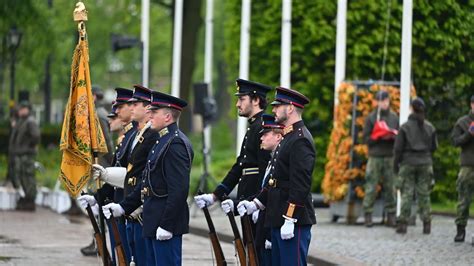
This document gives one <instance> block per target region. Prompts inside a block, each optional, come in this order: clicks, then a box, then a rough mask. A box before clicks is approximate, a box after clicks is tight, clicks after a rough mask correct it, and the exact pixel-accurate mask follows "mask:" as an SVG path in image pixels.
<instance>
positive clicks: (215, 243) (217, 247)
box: [198, 192, 227, 266]
mask: <svg viewBox="0 0 474 266" xmlns="http://www.w3.org/2000/svg"><path fill="white" fill-rule="evenodd" d="M198 194H199V195H200V194H202V193H201V192H198ZM202 211H203V212H204V216H205V217H206V222H207V225H208V226H209V238H210V239H211V244H212V249H213V250H214V255H215V256H216V261H217V265H218V266H226V265H227V262H226V261H225V257H224V252H223V251H222V247H221V244H220V243H219V238H217V233H216V229H215V228H214V223H213V222H212V219H211V215H210V214H209V210H208V209H207V207H204V208H202Z"/></svg>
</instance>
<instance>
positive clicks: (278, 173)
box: [257, 121, 316, 227]
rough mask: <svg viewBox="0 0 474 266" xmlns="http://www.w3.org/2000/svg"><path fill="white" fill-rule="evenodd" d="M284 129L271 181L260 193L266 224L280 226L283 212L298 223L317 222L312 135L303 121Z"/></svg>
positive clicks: (270, 174)
mask: <svg viewBox="0 0 474 266" xmlns="http://www.w3.org/2000/svg"><path fill="white" fill-rule="evenodd" d="M284 132H285V133H286V134H285V135H284V136H283V139H282V140H281V142H280V144H278V146H277V148H276V149H275V155H274V156H273V158H272V164H273V165H272V169H271V171H270V173H269V176H270V178H269V181H268V185H267V186H266V187H265V188H264V189H263V190H262V191H261V192H260V194H259V195H258V196H257V199H258V200H260V202H262V203H263V204H264V205H265V206H266V209H265V210H266V217H265V226H266V227H280V226H281V225H283V222H284V218H283V215H285V216H287V217H289V218H294V219H297V223H296V224H297V225H311V224H315V223H316V216H315V213H314V207H313V201H312V197H311V181H312V173H313V168H314V162H315V158H316V152H315V149H314V143H313V137H312V136H311V133H310V132H309V131H308V129H307V128H306V126H305V125H304V123H303V121H299V122H296V123H294V124H293V125H292V126H289V127H286V128H285V131H284ZM272 180H273V184H274V186H272Z"/></svg>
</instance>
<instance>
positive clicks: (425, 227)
mask: <svg viewBox="0 0 474 266" xmlns="http://www.w3.org/2000/svg"><path fill="white" fill-rule="evenodd" d="M423 234H425V235H429V234H431V221H427V222H423Z"/></svg>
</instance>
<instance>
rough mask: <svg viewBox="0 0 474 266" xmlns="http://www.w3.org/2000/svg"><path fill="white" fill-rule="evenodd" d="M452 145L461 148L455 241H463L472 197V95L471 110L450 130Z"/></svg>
mask: <svg viewBox="0 0 474 266" xmlns="http://www.w3.org/2000/svg"><path fill="white" fill-rule="evenodd" d="M451 136H452V141H453V144H454V146H456V147H460V148H461V169H460V170H459V175H458V180H457V181H456V186H457V191H458V206H457V215H456V221H455V222H456V227H457V234H456V236H455V237H454V241H455V242H463V241H464V238H465V236H466V225H467V219H468V218H469V206H470V205H471V201H472V198H473V197H474V95H472V97H471V111H470V112H469V114H468V115H465V116H463V117H461V118H459V120H458V121H457V122H456V125H454V128H453V132H452V135H451Z"/></svg>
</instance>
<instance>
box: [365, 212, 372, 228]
mask: <svg viewBox="0 0 474 266" xmlns="http://www.w3.org/2000/svg"><path fill="white" fill-rule="evenodd" d="M364 218H365V222H364V224H365V226H366V227H372V225H373V223H372V213H370V212H366V213H365V216H364Z"/></svg>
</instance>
